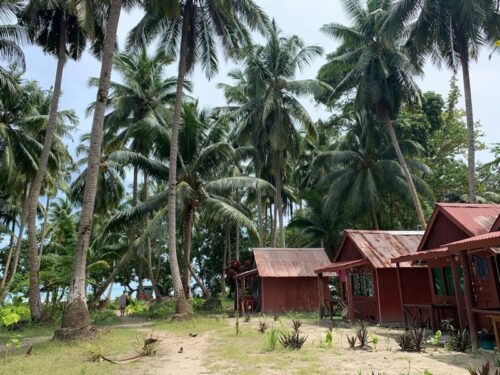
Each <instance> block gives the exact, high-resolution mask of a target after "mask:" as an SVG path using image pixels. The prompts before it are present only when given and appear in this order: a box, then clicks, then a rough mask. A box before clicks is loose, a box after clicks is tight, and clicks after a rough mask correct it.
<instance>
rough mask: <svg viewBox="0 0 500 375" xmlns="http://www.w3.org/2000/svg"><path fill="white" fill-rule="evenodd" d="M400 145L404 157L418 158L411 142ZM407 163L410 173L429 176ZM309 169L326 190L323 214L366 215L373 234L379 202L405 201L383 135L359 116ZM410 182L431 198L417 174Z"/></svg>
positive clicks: (424, 169) (404, 190)
mask: <svg viewBox="0 0 500 375" xmlns="http://www.w3.org/2000/svg"><path fill="white" fill-rule="evenodd" d="M401 144H402V146H403V147H402V148H403V150H405V151H406V155H407V156H408V155H411V156H417V155H418V152H419V148H420V146H419V145H417V144H415V143H414V142H411V141H406V142H402V143H401ZM407 163H408V164H409V165H410V166H411V167H412V170H413V171H414V172H417V171H418V172H420V173H423V174H430V170H429V168H428V167H427V166H425V164H423V163H422V162H420V161H418V160H416V159H409V160H407ZM311 168H312V170H313V171H316V174H318V175H319V177H318V182H317V186H318V187H319V189H320V190H321V189H324V188H326V189H327V193H326V195H325V212H329V213H331V214H333V216H335V215H336V214H339V213H340V212H344V213H349V217H353V218H354V217H362V216H364V215H365V214H369V216H370V218H371V221H372V225H373V229H376V230H378V229H380V223H379V219H378V216H379V209H380V203H381V201H382V200H383V198H384V197H385V196H387V195H388V194H392V195H394V196H396V197H398V198H399V199H401V200H403V201H404V200H408V197H409V188H408V183H407V181H406V178H405V175H404V172H403V169H402V168H401V165H400V164H399V163H398V162H397V158H396V157H395V155H394V151H393V148H392V147H390V142H389V140H388V139H387V137H386V133H381V132H380V129H377V127H376V126H375V125H374V124H373V123H371V122H370V121H369V120H366V119H365V120H364V119H362V118H360V117H359V116H358V119H357V121H356V123H355V124H354V126H353V128H352V129H351V130H350V131H349V132H348V133H347V135H346V136H345V138H344V139H343V141H342V142H340V144H339V145H338V147H337V148H336V149H335V150H333V151H326V152H321V153H319V154H318V155H317V156H316V158H315V159H314V161H313V163H312V166H311ZM313 173H314V172H313ZM313 180H314V179H313ZM412 180H413V182H414V184H415V185H416V188H417V189H418V192H419V193H420V194H422V195H424V196H426V197H432V193H431V192H430V189H429V188H428V187H427V185H426V183H425V182H424V181H423V180H422V179H421V178H420V177H419V176H418V174H417V173H412Z"/></svg>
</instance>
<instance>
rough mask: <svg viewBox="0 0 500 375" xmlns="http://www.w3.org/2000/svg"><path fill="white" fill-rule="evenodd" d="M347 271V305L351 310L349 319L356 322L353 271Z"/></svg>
mask: <svg viewBox="0 0 500 375" xmlns="http://www.w3.org/2000/svg"><path fill="white" fill-rule="evenodd" d="M346 272H347V280H346V282H347V306H348V310H349V320H350V321H351V322H354V295H353V291H352V279H351V271H350V270H346Z"/></svg>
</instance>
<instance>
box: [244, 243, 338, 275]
mask: <svg viewBox="0 0 500 375" xmlns="http://www.w3.org/2000/svg"><path fill="white" fill-rule="evenodd" d="M252 250H253V255H254V259H255V264H256V266H257V270H258V272H259V276H260V277H316V273H315V272H314V270H315V269H317V268H320V267H322V266H324V265H326V264H328V263H330V260H329V259H328V256H327V255H326V252H325V250H324V249H313V248H301V249H291V248H286V249H284V248H254V249H252Z"/></svg>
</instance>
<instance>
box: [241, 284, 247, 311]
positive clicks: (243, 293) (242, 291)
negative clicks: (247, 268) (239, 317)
mask: <svg viewBox="0 0 500 375" xmlns="http://www.w3.org/2000/svg"><path fill="white" fill-rule="evenodd" d="M246 289H247V286H246V278H245V276H243V277H242V278H241V296H242V297H243V298H242V299H243V300H245V290H246ZM246 311H247V307H246V306H245V305H244V304H243V307H242V308H241V312H242V313H245V312H246Z"/></svg>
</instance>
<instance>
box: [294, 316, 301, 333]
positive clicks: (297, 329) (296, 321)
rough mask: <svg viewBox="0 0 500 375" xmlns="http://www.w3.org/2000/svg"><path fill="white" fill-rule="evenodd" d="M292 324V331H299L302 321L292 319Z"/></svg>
mask: <svg viewBox="0 0 500 375" xmlns="http://www.w3.org/2000/svg"><path fill="white" fill-rule="evenodd" d="M292 325H293V330H294V332H299V331H300V327H301V326H302V322H301V321H300V320H299V319H293V320H292Z"/></svg>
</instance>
